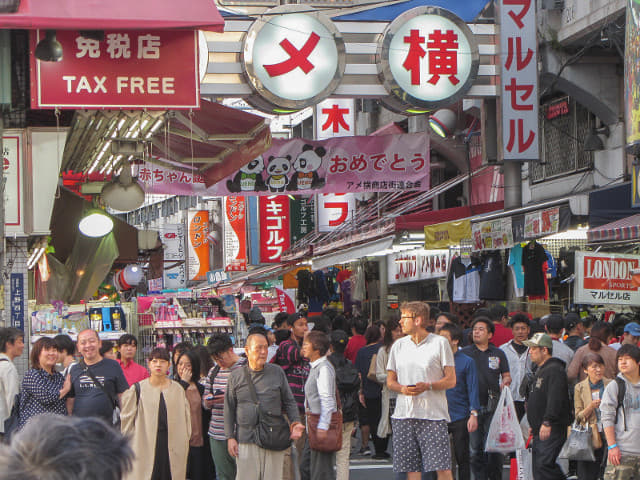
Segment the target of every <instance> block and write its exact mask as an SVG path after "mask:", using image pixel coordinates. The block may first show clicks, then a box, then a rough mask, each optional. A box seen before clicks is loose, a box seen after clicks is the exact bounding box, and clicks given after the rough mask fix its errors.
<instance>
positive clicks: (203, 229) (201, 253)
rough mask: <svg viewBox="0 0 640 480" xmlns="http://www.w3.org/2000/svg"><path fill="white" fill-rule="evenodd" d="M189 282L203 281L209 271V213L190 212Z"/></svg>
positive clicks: (205, 211)
mask: <svg viewBox="0 0 640 480" xmlns="http://www.w3.org/2000/svg"><path fill="white" fill-rule="evenodd" d="M187 218H188V225H189V248H188V252H189V253H188V260H189V262H188V267H189V280H195V281H203V280H206V279H207V272H208V271H209V212H208V211H207V210H189V213H188V217H187Z"/></svg>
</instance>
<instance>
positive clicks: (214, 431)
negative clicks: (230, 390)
mask: <svg viewBox="0 0 640 480" xmlns="http://www.w3.org/2000/svg"><path fill="white" fill-rule="evenodd" d="M246 363H247V359H246V357H240V358H239V359H238V361H237V362H236V363H235V364H234V365H233V366H232V367H231V368H221V369H220V371H219V372H218V374H217V375H216V378H214V380H213V385H211V374H212V372H213V370H214V369H215V368H216V367H215V366H214V367H213V368H212V369H211V370H209V373H208V375H207V376H206V377H205V378H204V379H203V381H202V384H203V385H204V395H203V396H202V402H203V405H204V401H205V400H204V398H205V397H206V396H207V395H209V394H213V392H215V391H216V390H222V391H223V392H226V391H227V381H228V380H229V375H231V372H233V371H234V370H235V369H237V368H240V367H242V366H243V365H245V364H246ZM205 408H206V406H205ZM209 436H210V437H211V438H213V439H214V440H226V439H227V438H226V437H225V436H224V402H221V403H217V404H214V405H213V407H211V422H210V423H209Z"/></svg>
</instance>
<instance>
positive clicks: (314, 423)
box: [307, 385, 342, 453]
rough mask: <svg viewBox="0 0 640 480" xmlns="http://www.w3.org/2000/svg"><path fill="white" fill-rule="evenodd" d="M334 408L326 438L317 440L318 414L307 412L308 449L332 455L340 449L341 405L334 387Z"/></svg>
mask: <svg viewBox="0 0 640 480" xmlns="http://www.w3.org/2000/svg"><path fill="white" fill-rule="evenodd" d="M335 395H336V407H337V411H335V412H333V413H331V421H330V422H329V429H328V430H327V435H326V438H323V439H319V438H318V422H319V421H320V414H319V413H311V412H310V411H307V433H308V435H309V447H310V448H311V449H312V450H315V451H316V452H325V453H332V452H337V451H338V450H340V449H341V448H342V404H341V403H340V395H338V386H337V385H336V392H335Z"/></svg>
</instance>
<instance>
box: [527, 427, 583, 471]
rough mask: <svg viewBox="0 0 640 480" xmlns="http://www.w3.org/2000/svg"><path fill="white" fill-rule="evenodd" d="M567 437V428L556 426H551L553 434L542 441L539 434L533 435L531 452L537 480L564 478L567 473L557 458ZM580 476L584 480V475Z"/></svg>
mask: <svg viewBox="0 0 640 480" xmlns="http://www.w3.org/2000/svg"><path fill="white" fill-rule="evenodd" d="M566 439H567V429H566V428H562V427H555V426H553V427H551V435H549V438H547V439H546V440H545V441H541V440H540V437H539V436H538V435H535V436H534V437H533V444H532V447H531V454H532V456H533V459H532V460H533V477H534V478H535V479H536V480H564V478H565V475H564V473H563V472H562V469H561V468H560V466H559V465H558V464H557V463H556V460H557V459H558V454H559V453H560V450H562V445H564V442H565V440H566ZM578 478H579V479H580V480H582V477H578Z"/></svg>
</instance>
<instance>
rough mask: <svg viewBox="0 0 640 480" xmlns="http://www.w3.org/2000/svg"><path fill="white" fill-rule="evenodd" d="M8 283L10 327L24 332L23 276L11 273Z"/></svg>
mask: <svg viewBox="0 0 640 480" xmlns="http://www.w3.org/2000/svg"><path fill="white" fill-rule="evenodd" d="M10 282H11V289H10V294H11V300H10V302H11V326H12V327H15V328H17V329H20V330H22V331H24V294H25V292H24V274H22V273H12V274H11V278H10Z"/></svg>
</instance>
